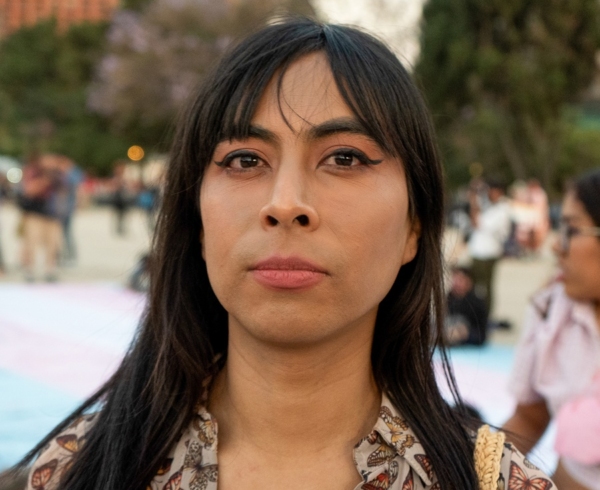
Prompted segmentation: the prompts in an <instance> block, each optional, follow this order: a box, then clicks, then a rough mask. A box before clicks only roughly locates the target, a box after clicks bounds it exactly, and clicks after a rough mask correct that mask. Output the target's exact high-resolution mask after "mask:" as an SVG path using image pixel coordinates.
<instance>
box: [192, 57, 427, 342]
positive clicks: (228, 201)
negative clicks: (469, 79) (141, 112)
mask: <svg viewBox="0 0 600 490" xmlns="http://www.w3.org/2000/svg"><path fill="white" fill-rule="evenodd" d="M408 202H409V198H408V191H407V184H406V178H405V174H404V169H403V164H402V162H401V161H400V160H399V159H397V158H392V157H390V156H389V155H387V154H385V153H384V152H383V151H382V149H381V148H380V147H379V145H378V144H377V143H375V141H373V140H372V139H371V138H369V137H368V136H367V135H366V133H365V132H364V130H363V129H362V128H361V127H360V124H359V123H358V120H357V119H356V118H355V116H354V114H353V113H352V112H351V111H350V109H349V108H348V107H347V105H346V104H345V103H344V101H343V99H342V97H341V95H340V93H339V91H338V89H337V87H336V85H335V82H334V80H333V76H332V74H331V71H330V69H329V65H328V62H327V61H326V58H325V57H324V56H323V55H322V54H313V55H308V56H305V57H303V58H301V59H300V60H298V61H296V62H295V63H293V64H292V65H291V66H290V67H289V68H288V70H287V71H286V73H285V74H284V76H283V80H282V86H281V91H280V93H279V94H278V92H277V83H276V81H272V82H271V83H270V84H269V86H268V87H267V89H266V90H265V93H264V94H263V96H262V98H261V100H260V102H259V105H258V108H257V111H256V114H255V116H254V118H253V120H252V136H251V137H249V138H247V139H243V140H232V141H229V140H226V141H222V142H220V143H219V145H218V146H217V148H216V149H215V152H214V155H213V158H212V160H211V162H210V164H209V165H208V167H207V169H206V172H205V175H204V179H203V182H202V187H201V192H200V210H201V215H202V223H203V233H202V237H201V241H202V253H203V257H204V259H205V260H206V264H207V268H208V275H209V278H210V282H211V285H212V287H213V289H214V291H215V293H216V295H217V297H218V299H219V301H220V302H221V304H222V305H223V306H224V308H225V309H226V310H227V312H228V313H229V328H230V331H231V329H234V328H239V329H242V330H243V331H244V332H246V333H248V334H250V335H251V336H252V337H253V338H255V339H261V340H263V341H268V342H275V343H277V344H286V345H301V344H303V345H306V344H310V343H314V342H318V341H322V340H324V339H328V338H334V337H335V336H338V335H340V334H342V333H343V332H348V331H350V330H351V329H354V328H356V327H359V328H361V326H363V325H364V326H365V327H364V328H371V329H372V328H373V325H374V320H375V316H376V312H377V307H378V305H379V303H380V301H381V300H382V299H383V298H384V297H385V295H386V294H387V292H388V291H389V289H390V288H391V286H392V284H393V282H394V280H395V278H396V276H397V274H398V271H399V269H400V267H401V266H402V265H403V264H405V263H407V262H409V261H410V260H412V259H413V258H414V256H415V254H416V251H417V246H418V234H419V226H418V224H416V223H414V222H412V221H411V219H410V218H409V213H408Z"/></svg>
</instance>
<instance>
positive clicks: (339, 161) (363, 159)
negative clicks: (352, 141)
mask: <svg viewBox="0 0 600 490" xmlns="http://www.w3.org/2000/svg"><path fill="white" fill-rule="evenodd" d="M382 161H383V160H372V159H371V158H369V157H367V155H365V154H364V153H363V152H362V151H358V150H356V149H354V148H340V149H337V150H336V151H335V152H333V153H331V154H330V155H329V156H327V157H325V159H324V160H323V162H322V163H323V165H331V166H336V167H357V166H360V165H377V164H378V163H381V162H382Z"/></svg>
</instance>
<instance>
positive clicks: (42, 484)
mask: <svg viewBox="0 0 600 490" xmlns="http://www.w3.org/2000/svg"><path fill="white" fill-rule="evenodd" d="M94 419H95V414H92V415H84V416H82V417H79V418H78V419H76V420H75V421H74V422H73V423H72V424H71V425H69V426H68V427H67V428H66V429H65V430H64V431H63V432H61V433H60V434H58V435H57V436H56V437H54V438H53V439H52V440H51V441H50V442H49V443H48V444H47V445H46V446H45V447H44V448H43V449H42V451H41V452H40V455H39V456H38V459H37V460H36V461H35V462H34V464H33V466H32V468H31V470H30V472H29V476H28V478H27V490H38V489H40V488H43V489H44V490H54V489H56V488H57V486H58V483H59V482H60V480H61V478H62V476H63V475H64V474H65V473H66V472H67V471H68V470H69V468H70V467H71V464H72V461H73V456H75V454H76V453H77V451H79V448H80V447H81V445H82V443H83V442H84V440H85V437H86V434H87V432H88V431H89V428H90V427H91V425H92V424H93V422H94Z"/></svg>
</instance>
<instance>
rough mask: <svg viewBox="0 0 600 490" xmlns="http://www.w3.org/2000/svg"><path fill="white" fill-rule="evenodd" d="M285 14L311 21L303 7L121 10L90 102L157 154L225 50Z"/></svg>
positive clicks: (160, 3)
mask: <svg viewBox="0 0 600 490" xmlns="http://www.w3.org/2000/svg"><path fill="white" fill-rule="evenodd" d="M284 12H290V13H297V14H304V15H314V11H313V9H312V7H311V5H310V3H309V2H308V0H244V1H239V2H214V1H212V0H178V1H177V2H174V1H171V0H154V1H152V2H151V3H150V4H149V5H148V6H147V7H145V8H143V9H141V11H140V12H134V11H131V10H125V11H122V12H120V13H119V14H117V15H116V16H115V17H114V19H113V22H112V25H111V28H110V31H109V34H108V39H109V45H108V48H107V52H106V54H105V56H104V58H103V59H102V61H101V63H100V65H99V69H98V72H97V78H96V81H95V83H94V84H93V86H92V90H91V93H90V98H89V103H90V105H91V107H93V108H94V110H96V111H97V112H98V113H99V114H102V115H103V116H106V117H107V118H109V119H110V121H111V127H112V129H113V130H114V131H115V132H118V133H119V134H123V135H127V137H128V139H129V140H131V141H132V143H133V142H135V143H136V144H140V145H142V146H144V147H145V148H146V149H147V150H149V151H153V150H154V151H157V152H162V151H164V150H166V149H167V148H168V146H169V144H170V131H171V129H172V127H173V120H174V119H175V117H176V115H177V114H178V112H179V111H180V109H181V108H182V106H183V105H184V104H185V103H186V102H187V101H188V99H189V96H190V93H191V91H192V90H193V89H194V87H196V86H197V85H198V84H199V83H200V82H201V80H202V78H203V76H204V74H205V73H206V71H207V70H208V69H209V68H210V67H211V66H212V65H213V64H214V63H215V61H216V60H217V59H218V58H219V57H220V56H221V55H222V53H223V52H224V50H225V49H226V48H227V47H228V45H229V44H230V43H231V42H232V41H233V40H234V39H235V38H237V37H239V36H241V35H243V34H245V33H247V32H248V31H249V30H250V29H252V28H255V27H257V26H259V25H260V24H262V23H264V22H265V21H266V20H268V19H269V18H272V17H273V16H275V15H278V14H282V13H284Z"/></svg>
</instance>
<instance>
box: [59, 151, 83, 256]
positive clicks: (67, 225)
mask: <svg viewBox="0 0 600 490" xmlns="http://www.w3.org/2000/svg"><path fill="white" fill-rule="evenodd" d="M55 158H56V162H57V168H58V171H59V172H60V173H61V175H60V178H61V181H62V185H61V186H60V188H59V189H58V190H57V193H56V198H57V203H56V208H57V213H58V215H59V219H60V222H61V228H62V250H61V254H60V262H61V265H75V262H76V260H77V247H76V245H75V238H74V236H73V230H72V222H73V215H74V214H75V210H76V209H77V204H78V197H79V188H80V186H81V183H82V182H83V177H84V174H83V172H82V170H81V169H80V168H79V167H78V166H77V165H75V162H74V161H73V160H71V159H70V158H69V157H66V156H64V155H57V156H56V157H55Z"/></svg>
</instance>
